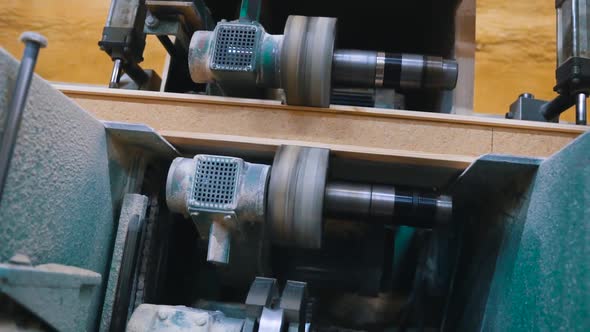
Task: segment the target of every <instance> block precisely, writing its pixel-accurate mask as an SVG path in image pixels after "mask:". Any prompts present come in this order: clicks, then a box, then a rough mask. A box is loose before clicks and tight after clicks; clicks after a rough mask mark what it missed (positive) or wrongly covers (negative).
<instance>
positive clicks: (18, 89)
mask: <svg viewBox="0 0 590 332" xmlns="http://www.w3.org/2000/svg"><path fill="white" fill-rule="evenodd" d="M20 40H21V41H22V42H24V43H25V51H24V53H23V57H22V59H21V62H20V67H19V68H18V75H17V77H16V84H15V86H14V91H13V93H12V99H11V100H10V105H9V106H8V113H7V114H6V122H5V124H4V132H3V133H2V140H1V141H0V202H1V201H2V193H3V192H4V185H5V184H6V178H7V176H8V170H9V168H10V161H11V159H12V154H13V152H14V146H15V143H16V137H17V134H18V130H19V128H20V124H21V120H22V116H23V111H24V109H25V104H26V101H27V96H28V94H29V87H30V86H31V79H32V78H33V72H34V70H35V64H36V63H37V56H38V55H39V49H40V48H41V47H45V46H47V39H45V37H43V36H41V35H40V34H37V33H34V32H25V33H23V34H22V35H21V37H20Z"/></svg>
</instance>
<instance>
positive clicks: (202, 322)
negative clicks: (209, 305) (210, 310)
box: [195, 314, 209, 326]
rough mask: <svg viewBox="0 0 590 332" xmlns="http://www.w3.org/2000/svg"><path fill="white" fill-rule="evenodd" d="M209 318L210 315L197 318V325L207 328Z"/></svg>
mask: <svg viewBox="0 0 590 332" xmlns="http://www.w3.org/2000/svg"><path fill="white" fill-rule="evenodd" d="M208 316H209V315H207V314H205V315H201V316H199V317H197V318H195V325H197V326H205V324H207V321H208Z"/></svg>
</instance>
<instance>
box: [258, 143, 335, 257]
mask: <svg viewBox="0 0 590 332" xmlns="http://www.w3.org/2000/svg"><path fill="white" fill-rule="evenodd" d="M329 153H330V151H329V150H328V149H318V148H308V147H301V146H292V145H283V146H281V147H279V149H278V151H277V153H276V154H275V158H274V162H273V166H272V169H271V174H270V182H269V187H268V206H267V213H268V215H267V216H268V220H269V223H270V225H269V226H270V230H271V238H272V241H273V242H274V243H275V244H279V245H283V246H294V247H298V248H315V249H317V248H320V247H321V241H322V228H323V227H322V226H323V222H322V217H323V216H322V214H323V206H324V191H325V187H326V177H327V173H328V159H329Z"/></svg>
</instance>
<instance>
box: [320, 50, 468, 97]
mask: <svg viewBox="0 0 590 332" xmlns="http://www.w3.org/2000/svg"><path fill="white" fill-rule="evenodd" d="M333 63H334V65H333V67H334V69H333V73H332V79H333V83H334V84H335V85H344V86H354V87H367V88H370V87H377V88H380V87H385V88H394V89H398V88H405V89H419V88H427V89H447V90H451V89H454V88H455V86H456V84H457V75H458V67H457V62H456V61H454V60H447V59H443V58H441V57H437V56H426V55H418V54H405V53H404V54H394V53H384V52H375V51H360V50H336V51H334V58H333Z"/></svg>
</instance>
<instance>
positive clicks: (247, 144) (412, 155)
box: [159, 131, 477, 170]
mask: <svg viewBox="0 0 590 332" xmlns="http://www.w3.org/2000/svg"><path fill="white" fill-rule="evenodd" d="M159 133H160V135H162V136H163V137H164V138H165V139H166V140H168V141H169V142H170V143H171V144H172V145H174V146H175V147H176V148H178V149H179V150H182V149H183V147H186V146H191V147H208V148H209V147H225V148H227V147H231V148H238V149H245V150H250V151H258V152H274V151H276V149H277V148H278V147H279V146H280V145H283V144H288V145H301V146H309V147H318V148H327V149H330V150H331V151H332V154H333V155H335V156H339V157H343V158H350V159H359V160H368V161H379V162H394V163H402V164H412V165H428V166H439V167H446V168H454V169H458V170H463V169H465V168H467V167H468V166H469V165H470V164H471V163H472V162H473V161H475V160H476V159H477V157H472V156H460V155H442V154H435V153H421V152H420V153H418V152H411V151H404V150H392V149H382V148H365V147H359V146H352V145H339V144H323V143H316V142H306V141H297V140H284V139H269V138H259V137H250V136H248V137H246V136H234V135H219V134H200V133H194V132H184V131H160V132H159Z"/></svg>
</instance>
